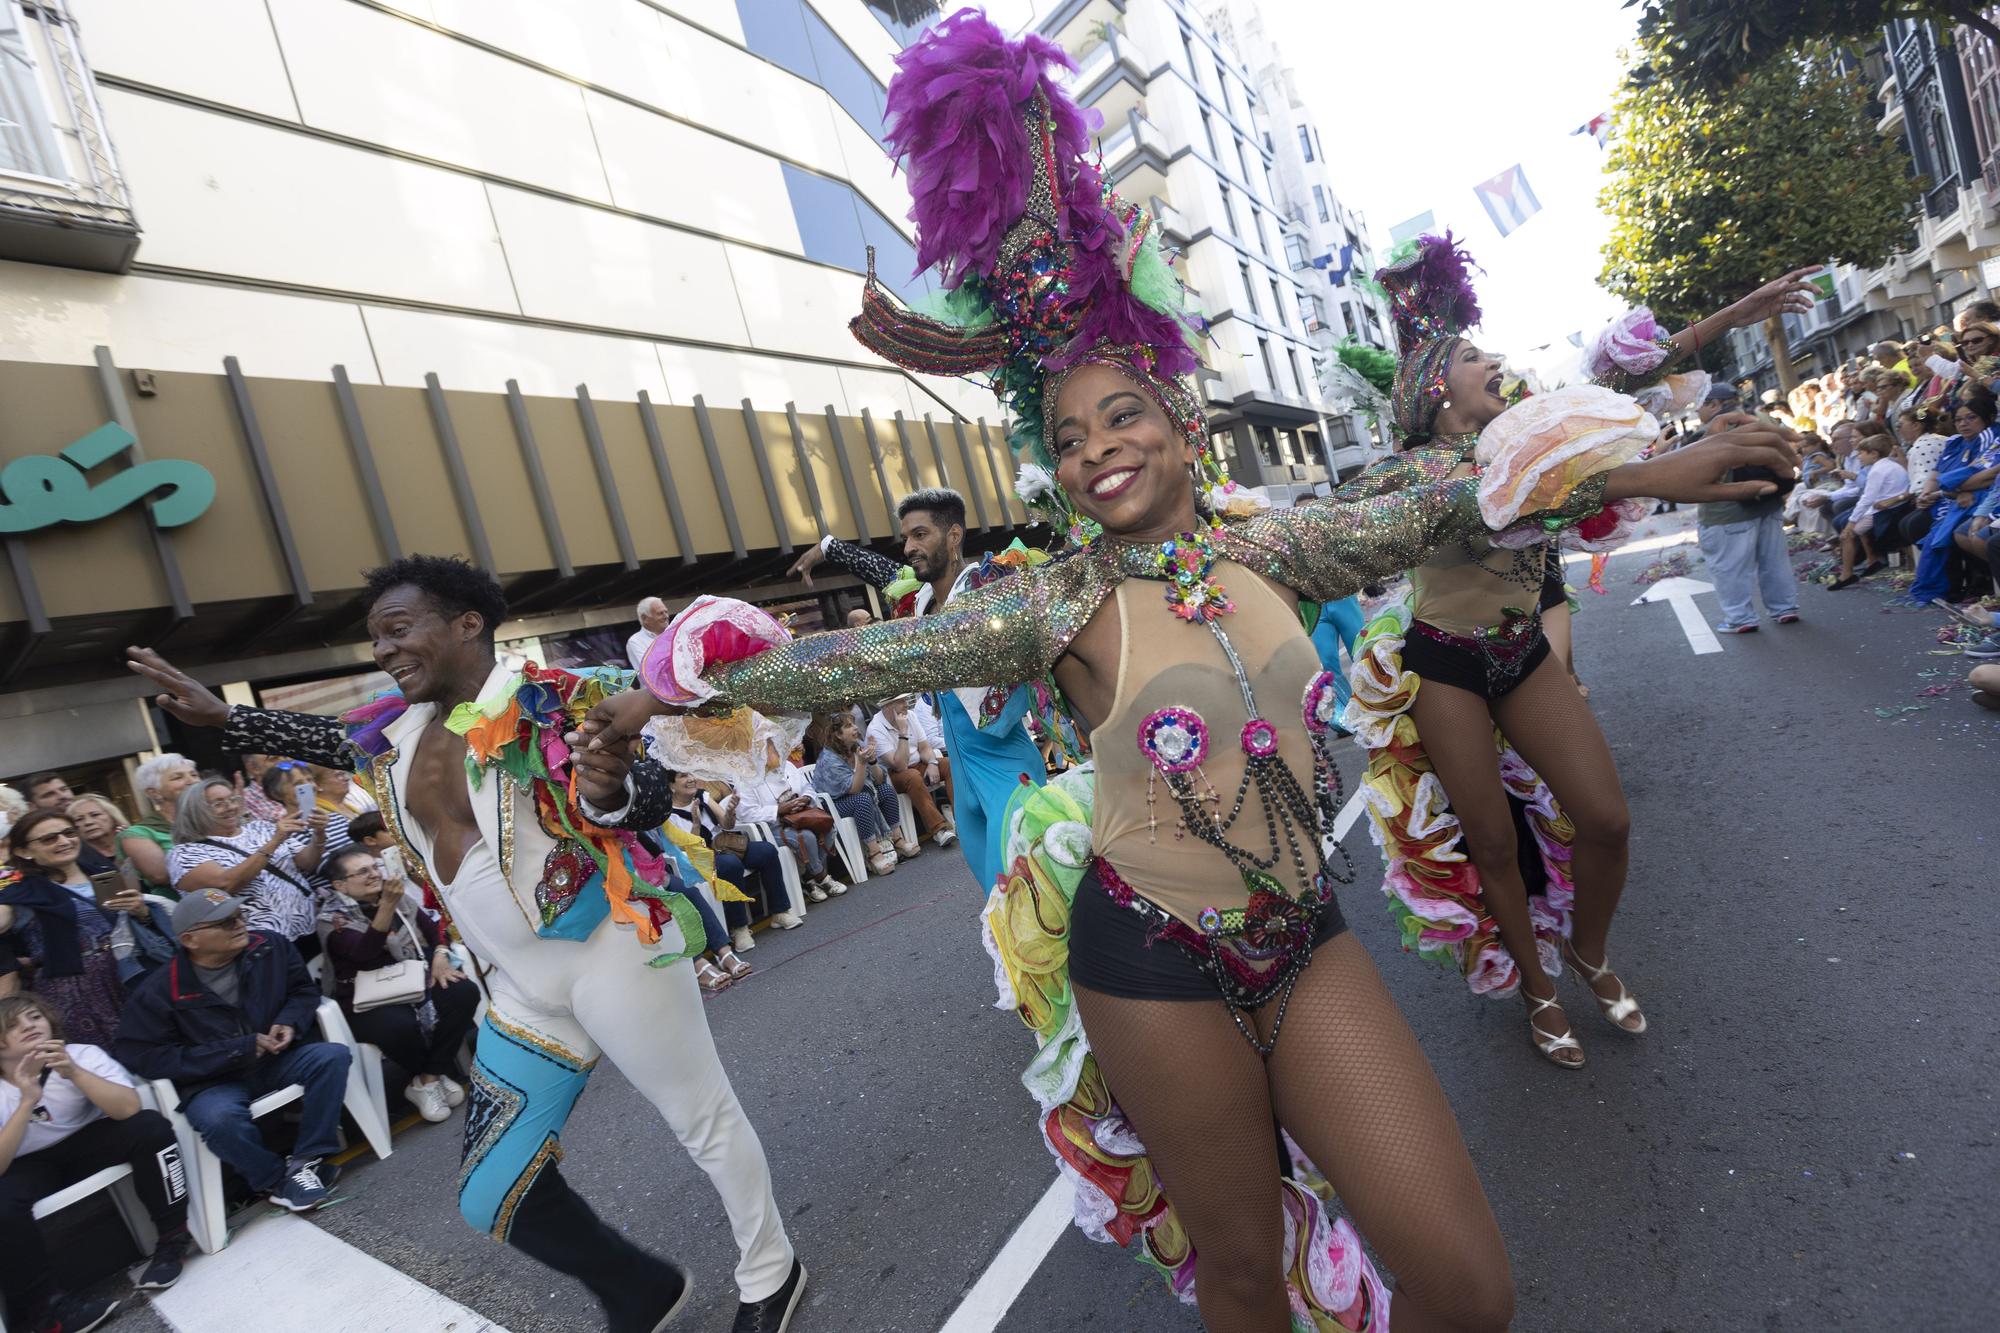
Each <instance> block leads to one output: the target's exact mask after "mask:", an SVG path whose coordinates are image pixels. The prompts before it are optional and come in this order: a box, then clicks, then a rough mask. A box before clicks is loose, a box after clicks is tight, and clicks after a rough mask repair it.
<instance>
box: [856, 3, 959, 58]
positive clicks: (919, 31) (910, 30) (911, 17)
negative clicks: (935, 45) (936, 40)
mask: <svg viewBox="0 0 2000 1333" xmlns="http://www.w3.org/2000/svg"><path fill="white" fill-rule="evenodd" d="M861 3H862V4H864V5H866V6H867V7H868V11H869V12H870V13H871V14H873V15H874V16H875V17H876V18H877V19H879V20H880V21H881V24H882V26H883V27H885V28H887V29H888V30H889V35H890V36H891V37H894V38H895V39H896V45H898V46H903V47H907V46H908V45H909V44H910V43H911V42H914V41H916V40H917V38H919V37H921V36H923V35H924V30H925V29H927V28H929V27H930V26H931V24H933V23H936V22H937V21H938V19H939V18H940V17H942V15H941V14H940V13H939V10H938V6H937V5H936V4H935V3H934V0H861Z"/></svg>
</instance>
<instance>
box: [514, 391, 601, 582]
mask: <svg viewBox="0 0 2000 1333" xmlns="http://www.w3.org/2000/svg"><path fill="white" fill-rule="evenodd" d="M606 406H607V405H604V404H599V405H598V409H597V412H598V416H599V417H600V418H602V417H603V416H604V414H605V410H606ZM528 420H529V421H530V422H532V423H533V425H534V428H535V442H536V443H537V444H538V445H540V446H541V450H542V469H543V471H545V472H546V473H548V478H549V494H550V495H552V496H554V497H555V502H556V513H557V514H558V515H559V516H560V518H561V520H562V530H563V540H565V541H567V542H568V543H569V556H570V559H571V560H572V561H574V562H575V563H576V565H577V566H578V568H582V567H583V566H585V565H615V564H617V563H618V561H619V559H620V557H619V554H618V539H617V536H616V535H615V534H614V533H613V532H612V530H611V510H610V508H609V507H608V506H606V504H605V503H604V489H603V487H601V486H599V485H598V483H597V465H596V464H595V463H594V462H592V461H591V457H590V445H589V442H588V441H587V440H586V438H585V436H584V433H583V418H582V416H580V415H579V414H578V410H577V403H576V400H575V399H574V398H570V399H562V398H530V399H529V400H528Z"/></svg>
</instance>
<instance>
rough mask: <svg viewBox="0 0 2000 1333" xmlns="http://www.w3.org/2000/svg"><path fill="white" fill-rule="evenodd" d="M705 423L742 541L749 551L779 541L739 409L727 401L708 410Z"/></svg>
mask: <svg viewBox="0 0 2000 1333" xmlns="http://www.w3.org/2000/svg"><path fill="white" fill-rule="evenodd" d="M708 426H709V429H710V430H711V431H712V432H714V435H715V448H716V452H717V453H719V454H720V455H721V456H722V474H723V476H724V477H726V478H728V481H729V499H730V502H731V504H732V505H733V507H734V508H735V511H736V525H737V526H738V527H739V528H741V529H742V530H743V544H744V545H745V546H747V547H749V548H750V549H751V550H753V551H754V550H757V549H759V548H765V547H772V546H776V545H777V544H778V527H777V524H775V523H773V522H772V521H771V505H770V502H769V501H768V500H766V499H765V496H764V481H763V478H762V477H761V476H760V475H759V474H758V472H757V460H756V459H755V458H753V457H752V456H751V451H750V432H749V429H748V428H747V427H745V426H744V424H743V413H742V411H741V410H740V409H738V408H735V407H732V406H730V405H728V404H726V403H721V404H713V405H711V406H710V407H709V409H708Z"/></svg>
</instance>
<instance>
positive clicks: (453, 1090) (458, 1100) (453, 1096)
mask: <svg viewBox="0 0 2000 1333" xmlns="http://www.w3.org/2000/svg"><path fill="white" fill-rule="evenodd" d="M438 1086H439V1087H440V1088H443V1089H444V1099H445V1100H446V1101H447V1102H449V1103H451V1105H452V1108H453V1109H454V1110H456V1109H457V1108H458V1107H461V1106H463V1105H465V1089H464V1088H462V1087H460V1086H459V1085H458V1084H457V1083H456V1082H454V1081H453V1080H451V1079H448V1078H443V1077H440V1078H439V1079H438Z"/></svg>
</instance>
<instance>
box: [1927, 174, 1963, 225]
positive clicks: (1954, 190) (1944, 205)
mask: <svg viewBox="0 0 2000 1333" xmlns="http://www.w3.org/2000/svg"><path fill="white" fill-rule="evenodd" d="M1957 211H1958V182H1956V181H1946V182H1945V183H1944V184H1943V185H1939V186H1936V187H1935V188H1933V189H1930V190H1927V191H1925V193H1924V213H1925V214H1926V215H1927V216H1929V217H1932V218H1948V217H1950V216H1951V215H1952V214H1953V213H1956V212H1957Z"/></svg>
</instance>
